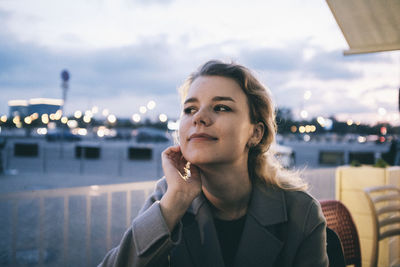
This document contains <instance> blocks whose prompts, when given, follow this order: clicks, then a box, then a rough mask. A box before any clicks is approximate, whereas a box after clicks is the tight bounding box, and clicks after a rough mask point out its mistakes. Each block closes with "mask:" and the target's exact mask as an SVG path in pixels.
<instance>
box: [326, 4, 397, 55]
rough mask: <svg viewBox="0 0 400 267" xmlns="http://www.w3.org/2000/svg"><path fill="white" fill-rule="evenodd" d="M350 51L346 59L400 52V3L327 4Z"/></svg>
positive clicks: (347, 51)
mask: <svg viewBox="0 0 400 267" xmlns="http://www.w3.org/2000/svg"><path fill="white" fill-rule="evenodd" d="M326 2H327V3H328V6H329V8H330V9H331V11H332V13H333V16H334V17H335V19H336V22H337V24H338V25H339V27H340V29H341V30H342V32H343V35H344V38H345V39H346V41H347V43H348V45H349V47H350V49H349V50H346V51H344V54H345V55H349V54H361V53H372V52H381V51H391V50H400V0H326Z"/></svg>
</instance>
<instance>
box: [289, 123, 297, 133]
mask: <svg viewBox="0 0 400 267" xmlns="http://www.w3.org/2000/svg"><path fill="white" fill-rule="evenodd" d="M290 131H291V132H292V133H295V132H297V127H296V125H292V127H290Z"/></svg>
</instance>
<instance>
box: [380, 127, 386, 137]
mask: <svg viewBox="0 0 400 267" xmlns="http://www.w3.org/2000/svg"><path fill="white" fill-rule="evenodd" d="M386 134H387V128H386V127H385V126H382V127H381V135H386Z"/></svg>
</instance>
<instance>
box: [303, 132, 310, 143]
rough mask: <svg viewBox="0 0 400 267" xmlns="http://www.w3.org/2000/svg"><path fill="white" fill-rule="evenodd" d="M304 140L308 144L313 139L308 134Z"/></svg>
mask: <svg viewBox="0 0 400 267" xmlns="http://www.w3.org/2000/svg"><path fill="white" fill-rule="evenodd" d="M303 139H304V142H308V141H310V140H311V137H310V136H309V135H308V134H306V135H304V137H303Z"/></svg>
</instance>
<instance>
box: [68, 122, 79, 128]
mask: <svg viewBox="0 0 400 267" xmlns="http://www.w3.org/2000/svg"><path fill="white" fill-rule="evenodd" d="M67 125H68V127H69V128H76V127H78V122H77V121H76V120H69V121H68V122H67Z"/></svg>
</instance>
